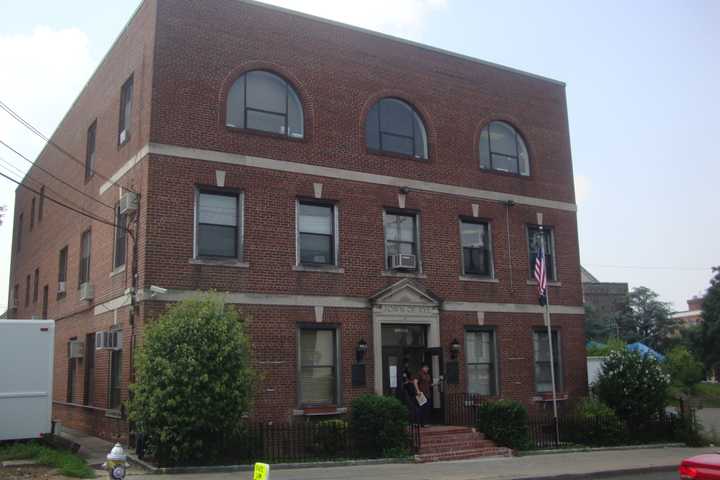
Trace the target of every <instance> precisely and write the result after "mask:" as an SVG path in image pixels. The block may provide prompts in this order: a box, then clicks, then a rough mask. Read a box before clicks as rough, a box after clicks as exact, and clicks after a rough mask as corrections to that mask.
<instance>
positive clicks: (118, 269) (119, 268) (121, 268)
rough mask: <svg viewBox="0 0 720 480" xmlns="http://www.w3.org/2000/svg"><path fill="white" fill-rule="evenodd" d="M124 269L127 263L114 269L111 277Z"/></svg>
mask: <svg viewBox="0 0 720 480" xmlns="http://www.w3.org/2000/svg"><path fill="white" fill-rule="evenodd" d="M124 271H125V265H122V266H120V267H118V268H116V269H115V270H113V271H112V272H110V275H109V276H110V278H112V277H115V276H117V275H119V274H121V273H123V272H124Z"/></svg>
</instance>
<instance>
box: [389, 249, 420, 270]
mask: <svg viewBox="0 0 720 480" xmlns="http://www.w3.org/2000/svg"><path fill="white" fill-rule="evenodd" d="M390 268H392V269H393V270H415V269H416V268H417V257H416V256H415V255H407V254H402V253H401V254H398V255H393V256H391V257H390Z"/></svg>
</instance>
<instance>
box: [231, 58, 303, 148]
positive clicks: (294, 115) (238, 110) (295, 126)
mask: <svg viewBox="0 0 720 480" xmlns="http://www.w3.org/2000/svg"><path fill="white" fill-rule="evenodd" d="M225 123H226V125H227V126H228V127H234V128H247V129H249V130H260V131H263V132H271V133H277V134H279V135H287V136H288V137H292V138H302V137H303V110H302V105H301V104H300V99H299V98H298V95H297V93H295V90H294V89H293V87H292V86H291V85H290V84H289V83H288V82H287V81H285V80H284V79H283V78H281V77H279V76H277V75H275V74H274V73H270V72H266V71H263V70H253V71H251V72H247V73H245V74H243V75H242V76H241V77H240V78H238V79H237V80H236V81H235V83H234V84H233V86H232V87H230V92H228V99H227V112H226V116H225Z"/></svg>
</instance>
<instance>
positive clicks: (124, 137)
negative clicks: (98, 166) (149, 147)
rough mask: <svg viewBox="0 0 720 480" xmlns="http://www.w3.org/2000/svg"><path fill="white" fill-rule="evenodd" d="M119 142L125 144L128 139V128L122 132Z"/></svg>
mask: <svg viewBox="0 0 720 480" xmlns="http://www.w3.org/2000/svg"><path fill="white" fill-rule="evenodd" d="M119 140H120V141H119V143H121V144H123V143H125V141H126V140H127V130H123V131H122V132H120V139H119Z"/></svg>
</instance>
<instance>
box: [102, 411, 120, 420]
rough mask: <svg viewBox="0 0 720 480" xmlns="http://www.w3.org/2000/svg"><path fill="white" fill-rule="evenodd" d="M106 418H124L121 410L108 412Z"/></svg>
mask: <svg viewBox="0 0 720 480" xmlns="http://www.w3.org/2000/svg"><path fill="white" fill-rule="evenodd" d="M105 416H106V417H108V418H122V413H121V412H120V410H106V411H105Z"/></svg>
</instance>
